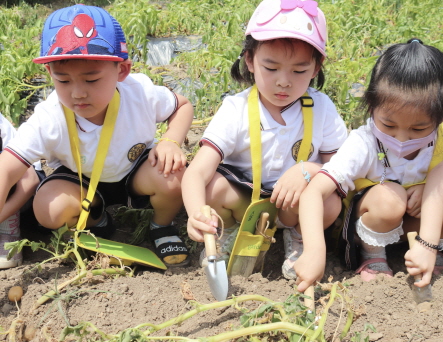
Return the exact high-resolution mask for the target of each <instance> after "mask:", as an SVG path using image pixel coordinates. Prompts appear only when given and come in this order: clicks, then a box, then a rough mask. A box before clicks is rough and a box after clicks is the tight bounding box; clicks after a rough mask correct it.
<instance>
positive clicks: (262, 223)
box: [255, 211, 269, 235]
mask: <svg viewBox="0 0 443 342" xmlns="http://www.w3.org/2000/svg"><path fill="white" fill-rule="evenodd" d="M268 220H269V213H267V212H266V211H262V212H261V214H260V218H259V219H258V224H257V228H256V230H255V235H259V234H260V233H261V234H264V233H265V229H266V223H267V222H268Z"/></svg>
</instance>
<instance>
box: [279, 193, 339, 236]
mask: <svg viewBox="0 0 443 342" xmlns="http://www.w3.org/2000/svg"><path fill="white" fill-rule="evenodd" d="M341 206H342V203H341V198H340V196H338V194H337V193H335V192H334V193H333V194H332V195H331V196H329V197H328V198H327V199H326V200H325V201H324V203H323V213H324V214H323V227H324V229H326V228H328V227H329V226H330V225H331V224H333V223H334V221H335V220H336V219H337V217H338V215H339V214H340V211H341ZM278 218H279V220H280V222H281V223H282V224H283V225H284V226H286V227H295V228H296V230H297V232H298V233H299V234H301V230H300V226H299V224H298V223H299V222H298V206H296V207H294V208H292V209H289V210H286V211H283V210H280V211H279V213H278Z"/></svg>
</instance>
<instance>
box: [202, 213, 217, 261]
mask: <svg viewBox="0 0 443 342" xmlns="http://www.w3.org/2000/svg"><path fill="white" fill-rule="evenodd" d="M201 212H202V213H203V215H205V216H206V217H208V218H210V217H211V207H210V206H209V205H204V206H203V207H202V208H201ZM203 237H204V239H205V249H206V255H207V256H210V255H217V248H216V247H215V235H214V234H211V233H204V236H203Z"/></svg>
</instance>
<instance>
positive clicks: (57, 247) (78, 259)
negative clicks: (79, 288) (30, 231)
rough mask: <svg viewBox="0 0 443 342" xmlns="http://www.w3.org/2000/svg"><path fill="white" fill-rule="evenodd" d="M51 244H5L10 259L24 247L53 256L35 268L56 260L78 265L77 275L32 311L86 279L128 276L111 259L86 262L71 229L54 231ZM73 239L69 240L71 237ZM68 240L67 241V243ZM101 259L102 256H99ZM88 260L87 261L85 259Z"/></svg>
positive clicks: (44, 297) (20, 242)
mask: <svg viewBox="0 0 443 342" xmlns="http://www.w3.org/2000/svg"><path fill="white" fill-rule="evenodd" d="M52 234H53V236H52V237H51V240H50V243H49V244H48V245H46V244H45V243H44V242H33V241H29V240H28V239H23V240H19V241H15V242H8V243H5V249H6V250H9V252H8V257H12V256H13V255H14V254H16V253H19V252H20V251H21V250H22V249H23V247H31V249H32V251H34V252H35V251H37V250H39V249H40V250H43V251H45V252H47V253H49V254H50V255H51V257H50V258H48V259H46V260H44V261H42V262H41V263H38V264H37V265H36V266H35V267H37V268H39V269H40V268H41V266H42V265H43V264H45V263H48V262H50V261H54V260H67V259H69V260H72V261H74V262H75V264H76V265H77V274H76V275H75V276H73V277H72V278H70V279H68V280H66V281H64V282H63V283H61V284H60V285H57V286H56V287H55V289H54V290H50V291H48V292H47V293H45V294H44V295H43V296H41V297H40V298H39V299H37V301H36V302H35V303H34V305H33V307H32V308H31V311H33V310H35V309H36V308H38V307H39V306H40V305H42V304H43V303H45V302H47V301H48V300H49V299H53V298H57V296H58V294H59V293H60V291H61V290H62V289H64V288H66V287H68V286H69V285H71V284H75V283H79V282H80V281H81V280H82V279H83V278H85V277H93V276H95V275H110V276H112V275H126V274H127V269H126V268H125V267H124V266H123V265H122V264H121V265H120V267H110V266H109V264H110V261H109V258H108V257H106V256H104V257H103V258H106V259H107V261H105V262H101V261H99V262H97V261H95V262H86V263H85V261H84V257H83V256H82V250H81V249H80V248H79V247H78V245H77V242H76V241H77V234H79V232H78V231H75V232H70V231H69V228H68V227H67V226H66V225H65V226H64V227H62V228H60V229H58V230H54V231H53V232H52ZM70 236H71V237H72V239H71V238H69V237H70ZM66 240H67V241H66ZM97 255H98V257H99V258H101V254H97ZM85 260H86V259H85ZM131 274H132V272H131Z"/></svg>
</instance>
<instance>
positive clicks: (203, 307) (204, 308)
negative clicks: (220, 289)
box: [135, 295, 288, 334]
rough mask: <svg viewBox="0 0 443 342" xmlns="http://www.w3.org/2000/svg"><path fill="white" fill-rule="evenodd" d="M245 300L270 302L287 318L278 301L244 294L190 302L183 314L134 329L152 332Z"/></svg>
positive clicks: (284, 318) (283, 317)
mask: <svg viewBox="0 0 443 342" xmlns="http://www.w3.org/2000/svg"><path fill="white" fill-rule="evenodd" d="M247 301H258V302H265V303H270V304H272V305H273V306H274V308H275V309H277V310H278V312H279V313H280V315H281V319H282V320H283V321H286V320H287V319H288V316H287V314H286V312H285V310H284V309H283V307H282V306H281V304H280V303H277V302H274V301H272V300H270V299H269V298H266V297H263V296H260V295H245V296H239V297H234V298H232V299H228V300H224V301H221V302H214V303H209V304H203V305H202V304H200V303H197V302H192V303H193V304H194V305H196V308H195V309H193V310H190V311H188V312H185V313H184V314H182V315H180V316H178V317H175V318H172V319H170V320H169V321H166V322H163V323H162V324H157V325H155V324H151V323H143V324H140V325H138V326H136V327H135V329H141V328H143V327H146V326H149V327H150V328H149V329H148V330H147V331H146V334H152V333H153V332H156V331H158V330H161V329H164V328H167V327H170V326H172V325H175V324H180V323H182V322H184V321H185V320H187V319H188V318H191V317H192V316H194V315H196V314H198V313H200V312H204V311H207V310H212V309H218V308H222V307H225V306H231V305H234V306H236V305H237V304H239V303H242V302H247Z"/></svg>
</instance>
